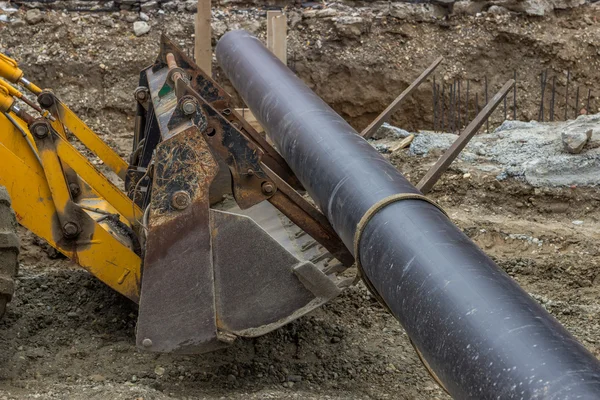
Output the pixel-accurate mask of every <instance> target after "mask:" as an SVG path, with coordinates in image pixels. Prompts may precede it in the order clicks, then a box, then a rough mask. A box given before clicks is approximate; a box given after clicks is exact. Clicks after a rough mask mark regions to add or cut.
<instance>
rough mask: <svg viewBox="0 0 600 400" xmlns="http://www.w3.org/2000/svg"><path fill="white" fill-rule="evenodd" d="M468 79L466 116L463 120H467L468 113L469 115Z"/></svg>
mask: <svg viewBox="0 0 600 400" xmlns="http://www.w3.org/2000/svg"><path fill="white" fill-rule="evenodd" d="M469 82H470V81H469V80H468V79H467V107H466V108H467V109H466V114H467V117H466V118H465V121H469V118H470V115H469Z"/></svg>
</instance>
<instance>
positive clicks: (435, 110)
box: [431, 75, 437, 132]
mask: <svg viewBox="0 0 600 400" xmlns="http://www.w3.org/2000/svg"><path fill="white" fill-rule="evenodd" d="M431 93H432V95H433V131H434V132H435V128H436V118H437V104H436V102H437V94H436V92H435V75H434V76H433V83H432V92H431Z"/></svg>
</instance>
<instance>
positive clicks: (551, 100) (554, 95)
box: [550, 75, 556, 121]
mask: <svg viewBox="0 0 600 400" xmlns="http://www.w3.org/2000/svg"><path fill="white" fill-rule="evenodd" d="M555 97H556V75H555V76H553V77H552V97H551V98H550V121H554V99H555Z"/></svg>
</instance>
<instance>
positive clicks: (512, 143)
mask: <svg viewBox="0 0 600 400" xmlns="http://www.w3.org/2000/svg"><path fill="white" fill-rule="evenodd" d="M598 130H600V114H595V115H582V116H580V117H578V118H577V119H576V120H572V121H567V122H554V123H539V122H536V121H532V122H521V121H505V122H504V123H503V124H502V125H501V126H500V127H498V128H497V129H496V130H495V131H494V132H492V133H489V134H479V135H477V136H475V137H474V138H473V139H471V142H470V143H469V144H468V145H467V147H466V148H465V149H464V150H463V152H462V153H461V154H460V156H459V157H458V159H457V161H456V162H455V165H454V166H455V167H456V168H458V169H460V170H461V171H463V172H464V173H469V172H472V171H473V170H476V171H480V172H485V173H493V174H496V177H497V179H498V180H504V179H507V178H515V179H518V180H522V181H525V182H526V183H528V184H530V185H532V186H534V187H572V186H588V187H590V186H591V187H595V186H600V134H598V133H594V131H598ZM404 132H406V131H403V130H401V129H399V128H395V127H392V126H390V125H387V124H386V125H384V126H383V127H382V128H380V130H379V131H378V132H377V135H376V137H377V138H380V139H383V140H381V141H377V140H375V141H372V142H371V143H373V145H374V146H376V148H377V149H378V150H380V151H382V152H387V150H388V149H389V148H393V144H390V143H389V141H390V140H398V139H400V138H401V137H403V136H404V135H405V133H404ZM404 137H405V136H404ZM457 137H458V135H455V134H451V133H437V132H436V133H434V132H428V131H422V132H418V133H415V138H414V140H413V142H412V143H411V145H410V148H409V150H408V151H409V154H410V155H412V156H419V157H424V156H428V155H432V154H433V155H437V156H439V155H441V154H442V153H443V152H444V151H445V150H447V149H448V148H449V147H450V145H451V144H452V143H453V142H454V141H455V140H456V138H457ZM378 142H379V143H378ZM386 142H387V143H386Z"/></svg>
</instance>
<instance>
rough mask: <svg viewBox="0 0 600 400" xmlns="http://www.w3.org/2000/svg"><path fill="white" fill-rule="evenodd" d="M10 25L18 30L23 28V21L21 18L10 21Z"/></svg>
mask: <svg viewBox="0 0 600 400" xmlns="http://www.w3.org/2000/svg"><path fill="white" fill-rule="evenodd" d="M10 25H11V26H12V27H14V28H20V27H22V26H25V21H23V20H22V19H21V18H15V19H13V20H12V22H11V24H10Z"/></svg>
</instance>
